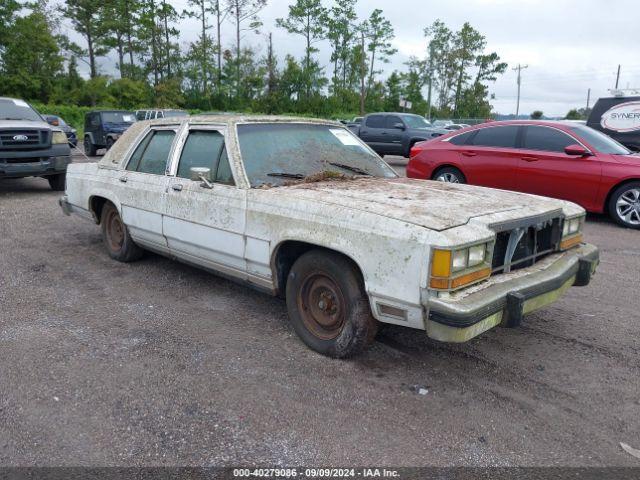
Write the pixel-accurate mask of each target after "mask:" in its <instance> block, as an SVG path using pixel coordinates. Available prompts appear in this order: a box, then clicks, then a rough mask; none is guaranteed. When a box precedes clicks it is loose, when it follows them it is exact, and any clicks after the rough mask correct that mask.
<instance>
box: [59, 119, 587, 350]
mask: <svg viewBox="0 0 640 480" xmlns="http://www.w3.org/2000/svg"><path fill="white" fill-rule="evenodd" d="M60 204H61V207H62V209H63V211H64V212H65V213H67V214H69V213H72V212H73V213H77V214H79V215H82V216H84V217H86V218H88V219H90V220H92V221H94V222H95V223H97V224H100V225H101V228H102V234H103V238H104V244H105V247H106V250H107V252H108V253H109V255H111V257H113V258H114V259H116V260H119V261H124V262H128V261H132V260H135V259H137V258H139V257H140V255H141V254H142V253H143V249H147V250H152V251H154V252H158V253H161V254H164V255H167V256H171V257H174V258H177V259H180V260H182V261H184V262H188V263H190V264H193V265H197V266H200V267H202V268H205V269H208V270H210V271H212V272H215V273H217V274H220V275H224V276H227V277H229V278H232V279H234V280H237V281H241V282H244V283H247V284H250V285H252V286H254V287H257V288H259V289H262V290H264V291H267V292H269V293H270V294H273V295H280V296H282V297H285V298H286V303H287V308H288V312H289V316H290V320H291V322H292V325H293V328H294V329H295V331H296V332H297V333H298V335H299V336H300V337H301V339H302V340H303V341H304V342H305V343H306V344H307V345H308V346H310V347H311V348H313V349H315V350H317V351H318V352H321V353H323V354H326V355H330V356H334V357H347V356H350V355H353V354H355V353H357V352H359V351H360V350H362V349H363V348H364V347H365V346H366V345H367V344H368V343H369V342H371V341H372V339H373V337H374V335H375V333H376V329H377V325H378V322H385V323H392V324H396V325H404V326H407V327H412V328H416V329H420V330H424V331H426V334H427V335H428V336H429V337H431V338H434V339H437V340H441V341H448V342H464V341H467V340H469V339H470V338H472V337H475V336H477V335H479V334H480V333H482V332H484V331H486V330H488V329H490V328H493V327H495V326H497V325H503V326H516V325H518V324H519V323H520V321H521V320H522V317H523V315H524V314H527V313H529V312H531V311H532V310H535V309H538V308H541V307H543V306H545V305H547V304H549V303H551V302H553V301H555V300H556V299H557V298H558V297H559V296H560V295H561V294H562V293H563V292H564V291H565V290H567V289H568V288H569V287H571V286H572V285H575V286H581V285H586V284H587V283H589V281H590V279H591V276H592V274H593V272H594V271H595V268H596V266H597V264H598V249H597V248H596V247H594V246H592V245H589V244H585V243H582V226H583V223H584V217H585V212H584V210H583V209H582V208H580V207H578V206H577V205H574V204H572V203H568V202H563V201H558V200H552V199H548V198H542V197H536V196H531V195H524V194H519V193H512V192H505V191H500V190H492V189H487V188H481V187H473V186H468V185H455V184H445V183H439V182H432V181H422V180H411V179H406V178H399V177H398V176H397V175H396V173H395V172H394V171H393V170H392V169H391V168H390V167H389V166H388V165H387V164H386V163H384V161H382V160H381V159H380V157H378V156H377V155H376V154H375V153H374V152H373V151H372V150H371V149H370V148H369V147H368V146H367V145H365V144H364V143H363V142H362V141H361V140H360V139H358V138H357V137H356V136H354V135H353V134H352V133H351V132H350V131H349V130H348V129H346V128H345V127H344V126H342V125H340V124H338V123H332V122H328V121H322V120H305V119H299V118H295V119H294V118H281V117H242V116H228V117H225V116H200V117H197V116H196V117H190V118H184V119H182V118H167V119H162V120H155V121H151V122H139V123H136V124H134V125H133V126H132V127H131V128H130V129H129V130H127V132H126V133H125V134H124V135H123V136H122V137H121V138H120V139H119V140H118V142H117V143H116V144H115V145H114V146H113V148H112V149H111V150H110V151H109V152H108V153H107V155H106V156H105V157H104V158H103V159H102V160H101V161H100V162H99V163H84V164H73V165H71V166H70V167H69V170H68V174H67V187H66V194H65V195H64V196H63V197H62V198H61V200H60Z"/></svg>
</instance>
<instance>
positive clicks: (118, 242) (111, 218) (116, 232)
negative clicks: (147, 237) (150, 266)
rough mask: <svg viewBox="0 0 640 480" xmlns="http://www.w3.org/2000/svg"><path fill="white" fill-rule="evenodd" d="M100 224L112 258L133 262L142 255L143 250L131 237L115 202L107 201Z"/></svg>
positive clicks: (103, 239) (105, 244)
mask: <svg viewBox="0 0 640 480" xmlns="http://www.w3.org/2000/svg"><path fill="white" fill-rule="evenodd" d="M100 225H101V227H102V241H103V242H104V246H105V247H106V248H107V252H108V253H109V256H110V257H111V258H113V259H114V260H118V261H119V262H133V261H134V260H138V259H139V258H140V257H141V256H142V254H143V253H144V252H143V250H142V249H141V248H140V247H139V246H138V245H136V244H135V243H134V242H133V240H132V239H131V236H130V235H129V230H128V229H127V226H126V225H125V224H124V222H123V221H122V218H120V214H119V213H118V209H117V208H116V207H115V206H114V205H113V204H111V203H107V204H105V206H104V207H103V208H102V215H101V216H100Z"/></svg>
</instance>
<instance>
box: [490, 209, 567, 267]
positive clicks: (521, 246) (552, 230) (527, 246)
mask: <svg viewBox="0 0 640 480" xmlns="http://www.w3.org/2000/svg"><path fill="white" fill-rule="evenodd" d="M520 231H522V237H521V238H520V240H519V241H518V243H517V244H516V246H515V250H514V251H513V257H512V258H511V261H509V259H507V258H506V255H507V251H508V249H509V239H510V238H511V236H512V235H514V236H517V235H519V234H520ZM561 236H562V224H561V221H560V219H559V218H554V219H552V220H547V221H545V222H542V223H539V224H536V225H530V226H525V227H522V228H521V229H514V230H507V231H504V232H498V233H497V235H496V244H495V247H494V249H493V259H492V261H491V268H492V270H493V273H503V272H509V271H513V270H518V269H521V268H526V267H530V266H531V265H533V264H535V263H536V262H538V261H539V260H541V259H542V258H544V257H546V256H547V255H549V254H551V253H553V252H554V251H556V250H557V249H558V244H559V243H560V238H561Z"/></svg>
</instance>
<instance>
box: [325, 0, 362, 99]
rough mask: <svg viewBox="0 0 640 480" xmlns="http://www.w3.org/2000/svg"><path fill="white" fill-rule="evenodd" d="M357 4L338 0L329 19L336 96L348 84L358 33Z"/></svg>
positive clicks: (357, 65) (347, 0) (348, 0)
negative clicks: (353, 44) (350, 61)
mask: <svg viewBox="0 0 640 480" xmlns="http://www.w3.org/2000/svg"><path fill="white" fill-rule="evenodd" d="M356 3H357V0H336V2H335V4H334V6H333V7H331V9H330V10H329V14H328V17H327V27H328V31H327V38H328V39H329V42H330V43H331V47H332V52H331V61H332V62H333V90H334V95H336V94H337V93H338V92H339V91H340V90H344V89H345V88H346V84H347V76H348V71H349V57H350V56H351V55H352V51H351V50H352V48H351V47H352V43H353V40H354V38H355V35H356V33H357V32H356V26H355V21H356V19H357V15H356V10H355V5H356ZM358 70H359V64H356V71H358Z"/></svg>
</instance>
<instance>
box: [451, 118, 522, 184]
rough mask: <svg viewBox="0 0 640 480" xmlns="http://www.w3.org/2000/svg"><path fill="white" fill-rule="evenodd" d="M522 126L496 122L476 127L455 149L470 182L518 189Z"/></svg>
mask: <svg viewBox="0 0 640 480" xmlns="http://www.w3.org/2000/svg"><path fill="white" fill-rule="evenodd" d="M519 133H520V126H519V125H496V126H490V127H485V128H481V129H479V130H475V131H474V133H472V134H471V135H470V136H469V138H468V139H467V141H466V143H465V144H464V145H460V146H458V147H457V148H456V149H457V150H458V152H459V155H460V162H461V164H462V165H463V173H464V175H465V177H466V179H467V182H468V183H471V184H473V185H482V186H485V187H492V188H502V189H505V190H514V189H515V188H516V165H517V161H518V152H517V150H516V149H515V147H516V143H517V138H518V135H519Z"/></svg>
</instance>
